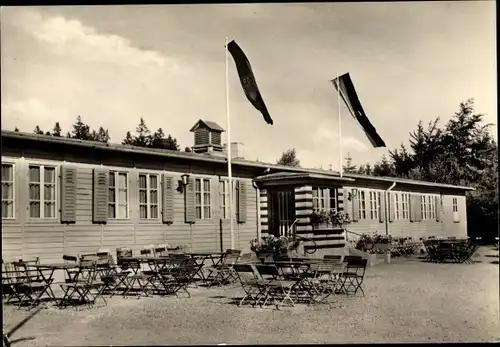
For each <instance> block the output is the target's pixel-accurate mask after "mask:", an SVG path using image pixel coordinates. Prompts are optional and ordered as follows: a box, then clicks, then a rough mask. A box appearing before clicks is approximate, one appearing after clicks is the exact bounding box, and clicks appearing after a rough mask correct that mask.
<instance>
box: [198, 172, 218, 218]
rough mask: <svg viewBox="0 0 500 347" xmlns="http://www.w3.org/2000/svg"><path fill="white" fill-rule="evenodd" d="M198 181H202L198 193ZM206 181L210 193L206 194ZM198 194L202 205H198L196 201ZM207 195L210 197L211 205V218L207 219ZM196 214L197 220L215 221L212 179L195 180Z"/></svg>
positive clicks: (199, 178) (201, 178)
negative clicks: (198, 211)
mask: <svg viewBox="0 0 500 347" xmlns="http://www.w3.org/2000/svg"><path fill="white" fill-rule="evenodd" d="M197 181H200V190H199V191H198V190H197V189H196V184H197ZM205 181H208V183H209V187H210V189H209V192H208V193H207V192H205ZM197 194H200V204H199V205H198V201H197V199H196V195H197ZM205 194H209V196H210V205H209V206H208V208H209V211H210V217H208V218H206V217H205V207H206V206H205V200H204V198H205ZM194 196H195V198H194V200H195V201H194V213H195V219H196V220H211V219H213V215H214V213H213V197H212V179H211V178H207V177H196V178H195V179H194ZM198 207H200V218H198V213H197V209H198Z"/></svg>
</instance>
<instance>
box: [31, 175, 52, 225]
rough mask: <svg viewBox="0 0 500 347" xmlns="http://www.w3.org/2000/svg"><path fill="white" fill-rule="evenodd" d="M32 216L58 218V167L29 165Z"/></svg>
mask: <svg viewBox="0 0 500 347" xmlns="http://www.w3.org/2000/svg"><path fill="white" fill-rule="evenodd" d="M28 184H29V210H30V218H48V219H51V218H56V168H55V167H49V166H43V165H30V166H29V183H28Z"/></svg>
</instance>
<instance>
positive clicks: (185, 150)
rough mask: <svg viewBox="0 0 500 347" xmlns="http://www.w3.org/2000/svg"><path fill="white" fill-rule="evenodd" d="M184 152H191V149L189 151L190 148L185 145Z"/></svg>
mask: <svg viewBox="0 0 500 347" xmlns="http://www.w3.org/2000/svg"><path fill="white" fill-rule="evenodd" d="M184 152H188V153H191V152H192V151H191V148H189V147H186V148H184Z"/></svg>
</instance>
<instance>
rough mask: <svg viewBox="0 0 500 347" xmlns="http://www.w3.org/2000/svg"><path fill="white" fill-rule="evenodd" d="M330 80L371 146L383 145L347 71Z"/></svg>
mask: <svg viewBox="0 0 500 347" xmlns="http://www.w3.org/2000/svg"><path fill="white" fill-rule="evenodd" d="M332 82H333V85H334V86H335V88H336V89H337V91H339V93H340V96H341V97H342V99H343V100H344V102H345V104H346V106H347V108H348V109H349V112H351V115H352V116H353V117H354V119H356V120H357V121H358V123H359V124H360V125H361V127H362V128H363V130H364V131H365V134H366V136H367V137H368V140H370V142H371V144H372V145H373V147H375V148H377V147H385V142H384V140H382V138H381V137H380V135H379V134H378V133H377V129H375V127H374V126H373V125H372V123H370V120H369V119H368V117H367V116H366V114H365V111H364V110H363V107H362V106H361V102H360V101H359V98H358V94H357V93H356V90H355V89H354V84H353V83H352V80H351V77H350V76H349V73H346V74H344V75H342V76H340V77H337V78H335V79H333V80H332ZM339 86H340V90H339Z"/></svg>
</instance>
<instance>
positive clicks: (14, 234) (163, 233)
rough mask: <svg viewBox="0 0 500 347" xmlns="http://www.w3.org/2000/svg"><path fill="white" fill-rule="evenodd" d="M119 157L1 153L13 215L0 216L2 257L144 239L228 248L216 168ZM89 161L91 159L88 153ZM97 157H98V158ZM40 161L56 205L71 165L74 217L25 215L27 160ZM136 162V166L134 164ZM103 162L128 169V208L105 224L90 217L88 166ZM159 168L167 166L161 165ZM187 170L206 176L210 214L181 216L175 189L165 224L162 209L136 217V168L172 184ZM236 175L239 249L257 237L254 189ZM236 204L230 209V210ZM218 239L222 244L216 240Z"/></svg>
mask: <svg viewBox="0 0 500 347" xmlns="http://www.w3.org/2000/svg"><path fill="white" fill-rule="evenodd" d="M120 160H122V158H119V157H116V158H115V159H109V160H108V164H106V165H100V164H99V165H96V164H89V163H85V162H82V161H85V160H83V159H79V160H78V161H77V160H75V161H64V162H61V161H60V160H50V159H42V160H40V159H38V160H37V159H34V158H33V156H32V158H19V157H18V158H15V157H2V163H12V164H14V193H15V202H14V206H15V216H14V217H15V218H14V219H12V220H9V219H5V218H4V219H3V220H2V251H3V258H4V259H12V258H22V259H31V258H34V257H40V259H41V260H42V261H60V260H61V257H62V255H63V254H74V255H75V254H78V253H86V252H95V251H97V249H99V248H108V249H110V250H111V251H112V252H114V251H115V249H116V247H130V248H132V249H134V250H135V251H137V250H139V249H142V248H143V247H144V246H146V245H149V244H160V243H165V242H166V243H168V244H169V245H171V246H175V245H187V246H188V247H189V249H190V250H191V251H220V250H221V249H223V250H225V249H227V248H230V246H231V245H230V235H229V234H230V233H229V230H230V226H229V219H227V220H222V223H221V211H220V204H219V191H220V184H219V180H220V179H221V175H217V174H216V173H218V172H217V171H218V168H215V167H208V166H206V164H205V166H203V164H200V165H198V166H194V165H192V164H191V167H190V168H186V167H182V166H179V165H177V164H175V163H165V162H162V163H158V162H157V163H148V162H147V161H142V162H139V161H138V162H136V163H135V165H130V163H129V162H128V161H126V160H123V165H119V164H120ZM89 161H91V159H89ZM101 162H102V161H101ZM30 164H42V165H43V164H45V165H53V166H55V167H56V182H57V183H56V196H57V199H56V201H57V203H56V211H59V210H60V208H61V206H60V204H61V179H60V177H59V175H60V169H61V167H62V165H67V166H69V167H75V168H76V191H77V199H76V222H75V223H74V224H62V223H61V219H60V212H57V213H56V216H57V218H55V219H52V220H43V219H42V220H40V219H37V220H35V219H30V218H29V207H28V206H29V205H28V197H29V192H28V189H29V188H28V187H29V184H28V166H29V165H30ZM134 166H135V167H134ZM95 168H106V169H110V170H115V169H116V170H118V171H125V172H128V174H129V175H128V194H129V199H128V209H129V211H128V212H129V218H128V219H125V220H108V221H107V223H105V224H94V223H93V170H94V169H95ZM162 168H170V169H168V170H165V169H163V170H162ZM186 172H190V173H191V177H192V178H197V177H205V178H209V179H210V180H211V201H212V218H211V219H207V220H197V221H196V222H195V223H194V224H187V223H185V222H184V212H185V207H184V194H181V193H179V192H178V191H177V190H174V197H173V198H174V201H173V206H174V222H173V223H172V224H170V225H169V224H164V223H163V221H162V217H161V213H160V215H159V219H158V220H141V219H140V218H139V197H138V194H139V192H138V191H139V189H138V187H139V173H150V174H154V173H157V174H160V177H161V174H162V173H167V174H169V175H171V176H173V178H174V182H175V188H177V181H178V180H180V179H181V175H182V174H183V173H186ZM237 174H238V172H236V173H235V177H236V178H238V179H240V180H242V181H244V182H245V184H246V188H247V189H246V194H245V196H246V203H247V210H246V211H247V218H246V222H244V223H238V222H237V221H236V220H234V222H233V223H234V235H235V247H236V248H238V249H241V250H242V251H248V250H249V246H250V245H249V242H250V240H251V239H253V238H255V237H256V230H257V228H256V226H257V210H256V203H257V199H256V191H255V189H254V188H253V187H252V183H251V179H250V178H248V177H237V176H236V175H237ZM159 194H160V195H159V204H160V206H159V211H161V210H162V208H161V204H162V198H161V190H160V191H159ZM235 214H236V209H234V215H235ZM221 242H222V244H221Z"/></svg>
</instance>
